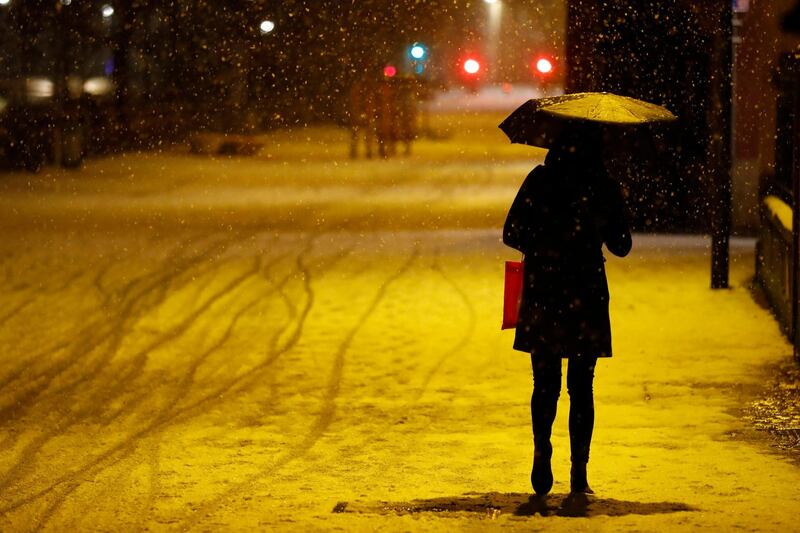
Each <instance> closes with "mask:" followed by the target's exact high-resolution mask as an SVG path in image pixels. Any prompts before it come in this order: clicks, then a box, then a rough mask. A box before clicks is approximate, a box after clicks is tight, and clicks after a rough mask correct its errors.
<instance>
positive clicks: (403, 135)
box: [395, 78, 419, 155]
mask: <svg viewBox="0 0 800 533" xmlns="http://www.w3.org/2000/svg"><path fill="white" fill-rule="evenodd" d="M396 101H397V111H396V114H395V117H396V121H397V130H396V131H397V141H398V142H400V143H402V144H403V154H404V155H411V144H412V143H413V142H414V140H416V138H417V105H418V101H419V83H418V82H417V80H416V79H414V78H402V79H400V80H398V85H397V97H396Z"/></svg>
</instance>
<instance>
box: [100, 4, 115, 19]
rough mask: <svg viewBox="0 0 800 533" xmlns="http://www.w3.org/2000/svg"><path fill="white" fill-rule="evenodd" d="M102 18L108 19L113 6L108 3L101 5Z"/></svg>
mask: <svg viewBox="0 0 800 533" xmlns="http://www.w3.org/2000/svg"><path fill="white" fill-rule="evenodd" d="M102 12H103V18H106V19H109V18H111V17H112V15H114V8H113V7H112V6H111V5H110V4H106V5H104V6H103V10H102Z"/></svg>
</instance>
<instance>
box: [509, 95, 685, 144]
mask: <svg viewBox="0 0 800 533" xmlns="http://www.w3.org/2000/svg"><path fill="white" fill-rule="evenodd" d="M676 120H677V117H676V116H675V115H673V114H672V113H671V112H670V111H669V110H668V109H666V108H665V107H662V106H659V105H656V104H651V103H649V102H645V101H643V100H637V99H636V98H630V97H627V96H619V95H616V94H611V93H574V94H565V95H563V96H555V97H551V98H536V99H533V100H528V101H527V102H525V103H524V104H522V105H521V106H520V107H518V108H517V109H516V110H515V111H514V112H513V113H511V114H510V115H509V116H508V117H507V118H506V119H505V120H504V121H503V122H502V123H501V124H500V129H501V130H503V133H505V134H506V135H507V136H508V138H509V139H510V140H511V142H512V143H519V144H527V145H530V146H540V147H542V148H550V147H552V146H553V144H554V142H555V141H556V140H557V139H559V138H562V137H563V136H570V137H571V138H575V137H578V138H579V137H580V136H581V135H586V136H587V137H588V138H589V139H591V138H595V136H597V135H601V136H602V138H603V139H604V140H606V141H615V140H622V139H623V138H627V139H628V141H630V140H632V139H633V140H634V141H635V140H642V139H644V138H646V137H652V136H654V135H658V133H659V132H658V131H657V130H658V129H659V128H661V127H663V125H665V124H669V123H671V122H674V121H676ZM652 140H653V139H652V138H650V139H649V140H648V142H649V141H652ZM608 144H609V143H608V142H606V145H608ZM627 144H629V143H621V145H620V146H622V145H627Z"/></svg>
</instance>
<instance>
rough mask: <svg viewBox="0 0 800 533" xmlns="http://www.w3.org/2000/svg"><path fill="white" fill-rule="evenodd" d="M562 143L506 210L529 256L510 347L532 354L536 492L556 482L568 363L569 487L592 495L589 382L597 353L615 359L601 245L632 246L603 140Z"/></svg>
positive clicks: (621, 249)
mask: <svg viewBox="0 0 800 533" xmlns="http://www.w3.org/2000/svg"><path fill="white" fill-rule="evenodd" d="M591 144H592V145H591V146H590V145H589V144H588V143H585V144H578V143H577V142H575V141H574V140H572V141H570V140H564V141H562V142H561V143H559V144H558V145H557V146H555V147H554V148H552V149H551V150H550V151H549V152H548V154H547V157H546V159H545V163H544V165H543V166H538V167H536V168H534V169H533V171H532V172H531V173H530V174H529V175H528V177H527V178H526V179H525V182H524V183H523V184H522V187H521V188H520V190H519V192H518V193H517V197H516V198H515V199H514V203H513V204H512V206H511V209H510V211H509V213H508V218H507V219H506V223H505V227H504V228H503V242H504V243H505V244H506V245H508V246H510V247H512V248H515V249H517V250H519V251H521V252H522V253H523V254H525V281H524V284H523V290H522V302H521V305H520V310H519V320H518V323H517V329H516V336H515V339H514V349H515V350H520V351H524V352H529V353H530V354H531V364H532V366H533V395H532V396H531V420H532V424H533V443H534V453H533V469H532V471H531V484H532V485H533V489H534V491H535V492H536V494H538V495H544V494H547V493H548V492H549V491H550V489H551V487H552V486H553V473H552V470H551V468H550V457H551V455H552V452H553V449H552V446H551V444H550V433H551V428H552V426H553V420H554V419H555V415H556V404H557V402H558V396H559V393H560V390H561V359H562V358H566V359H568V364H567V390H568V392H569V396H570V412H569V435H570V448H571V459H572V470H571V475H570V490H571V492H572V493H591V492H592V490H591V489H590V488H589V483H588V481H587V479H586V463H587V462H588V461H589V445H590V443H591V440H592V428H593V426H594V399H593V396H592V381H593V379H594V368H595V363H596V362H597V358H598V357H610V356H611V326H610V323H609V318H608V285H607V282H606V274H605V268H604V266H603V263H604V262H605V258H604V257H603V254H602V250H601V247H602V245H603V244H605V245H606V247H607V249H608V250H609V251H610V252H611V253H613V254H614V255H617V256H620V257H624V256H625V255H627V254H628V252H629V251H630V249H631V236H630V231H629V229H628V224H627V222H626V217H625V212H624V206H623V201H622V196H621V194H620V190H619V186H618V185H617V184H616V183H614V182H613V181H612V180H611V179H610V178H609V176H608V174H607V173H606V171H605V168H604V165H603V158H602V152H601V151H600V150H599V149H598V148H597V146H599V143H591Z"/></svg>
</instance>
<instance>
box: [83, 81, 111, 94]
mask: <svg viewBox="0 0 800 533" xmlns="http://www.w3.org/2000/svg"><path fill="white" fill-rule="evenodd" d="M112 87H113V85H112V83H111V80H110V79H109V78H106V77H104V76H97V77H94V78H89V79H88V80H86V81H85V82H83V92H85V93H86V94H91V95H92V96H103V95H104V94H109V93H111V89H112Z"/></svg>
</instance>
